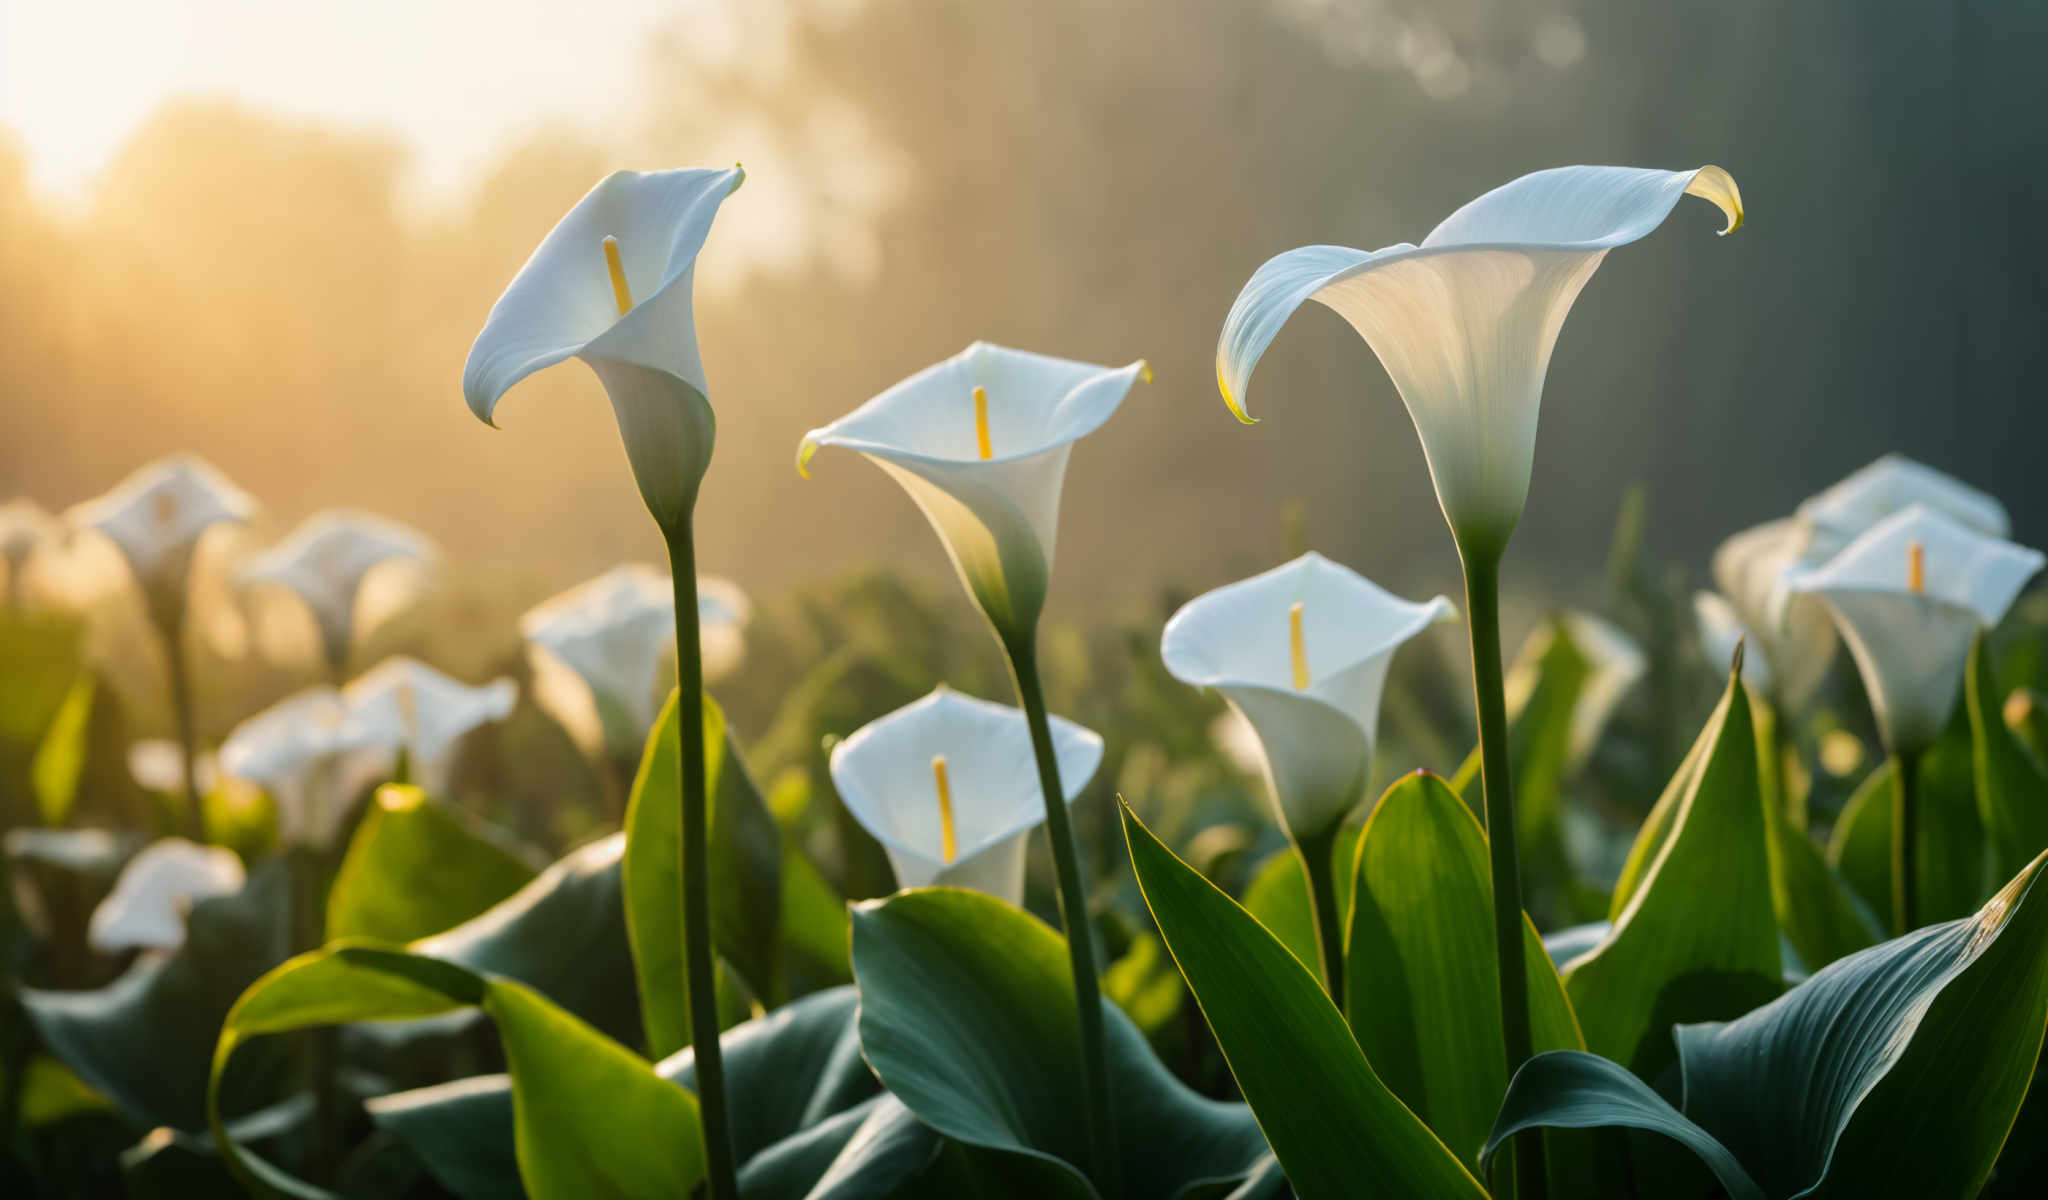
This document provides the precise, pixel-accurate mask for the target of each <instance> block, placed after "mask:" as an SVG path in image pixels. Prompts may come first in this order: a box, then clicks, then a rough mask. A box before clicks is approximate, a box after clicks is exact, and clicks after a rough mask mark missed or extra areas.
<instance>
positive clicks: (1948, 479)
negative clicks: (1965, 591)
mask: <svg viewBox="0 0 2048 1200" xmlns="http://www.w3.org/2000/svg"><path fill="white" fill-rule="evenodd" d="M1915 504H1922V505H1925V506H1927V507H1928V508H1929V509H1931V510H1933V511H1935V512H1938V513H1940V514H1942V515H1943V516H1945V517H1947V518H1949V519H1950V520H1952V521H1954V522H1955V523H1957V524H1958V525H1961V526H1963V527H1964V528H1966V529H1974V530H1976V531H1977V532H1978V533H1981V534H1985V535H1986V536H1989V537H1995V538H2002V537H2009V536H2011V533H2012V520H2011V518H2009V517H2008V516H2006V512H2005V506H2004V505H2003V504H2000V503H1999V502H1998V500H1997V499H1996V498H1995V497H1993V496H1991V495H1990V494H1989V493H1987V492H1983V491H1980V490H1979V489H1977V488H1974V487H1971V486H1970V485H1969V484H1967V483H1964V482H1963V481H1962V480H1960V479H1957V478H1956V477H1955V476H1953V475H1949V474H1947V473H1945V472H1942V471H1938V470H1936V469H1934V468H1933V467H1930V466H1928V465H1926V464H1925V463H1920V462H1915V461H1913V460H1912V459H1910V458H1907V457H1906V456H1905V455H1903V454H1887V455H1884V456H1883V457H1881V458H1879V459H1877V460H1876V461H1875V462H1872V463H1870V464H1869V465H1868V466H1864V467H1861V468H1858V469H1857V470H1856V471H1854V472H1851V473H1850V474H1849V475H1848V476H1846V477H1845V478H1843V480H1842V481H1841V482H1840V483H1837V484H1835V485H1834V486H1833V487H1830V488H1828V489H1827V490H1826V491H1824V492H1821V493H1820V494H1819V495H1816V496H1813V497H1812V498H1810V499H1808V500H1807V501H1806V502H1805V503H1803V504H1801V505H1800V506H1799V509H1798V514H1797V515H1798V516H1799V518H1800V519H1802V520H1804V521H1805V522H1806V523H1807V524H1808V525H1809V526H1811V528H1812V530H1813V543H1814V544H1813V546H1812V548H1811V549H1810V551H1809V554H1808V557H1809V559H1810V560H1814V559H1824V558H1827V557H1830V556H1832V555H1834V554H1835V553H1837V552H1839V551H1840V550H1841V549H1842V548H1843V547H1845V546H1847V545H1848V544H1849V543H1850V542H1852V541H1854V540H1855V539H1856V538H1858V537H1860V536H1861V535H1862V534H1863V532H1864V531H1865V530H1867V529H1869V528H1870V527H1871V526H1873V525H1875V524H1877V523H1878V522H1879V521H1882V520H1884V519H1885V518H1886V517H1889V516H1891V515H1892V514H1893V513H1895V512H1902V511H1904V510H1905V509H1908V508H1911V507H1912V506H1913V505H1915Z"/></svg>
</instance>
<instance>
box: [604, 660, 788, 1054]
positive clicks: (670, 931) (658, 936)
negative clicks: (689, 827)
mask: <svg viewBox="0 0 2048 1200" xmlns="http://www.w3.org/2000/svg"><path fill="white" fill-rule="evenodd" d="M678 699H679V697H678V695H677V694H676V693H674V692H671V693H670V694H669V699H668V704H667V705H665V706H664V707H663V708H662V710H661V719H660V720H659V721H657V722H655V726H654V729H653V731H652V732H651V733H649V734H648V738H647V749H646V751H645V753H643V754H642V755H641V757H640V773H639V775H638V777H636V778H635V779H634V780H633V798H632V801H631V802H630V803H629V805H628V806H627V809H626V835H627V840H626V862H625V881H626V928H627V930H628V932H629V933H630V934H631V937H632V942H633V962H634V966H635V969H636V971H637V972H638V975H637V978H638V979H639V985H640V998H641V1016H642V1019H643V1021H645V1023H646V1036H647V1044H648V1046H649V1047H650V1048H651V1049H652V1050H653V1052H654V1054H655V1055H656V1056H657V1057H659V1056H662V1055H666V1054H671V1053H673V1052H675V1051H676V1050H679V1049H681V1048H682V1047H684V1046H687V1045H688V1044H689V1042H690V1009H689V998H688V995H687V989H686V988H685V986H684V979H685V978H686V973H685V969H684V960H683V909H682V897H683V879H682V864H683V854H682V844H683V815H682V814H683V810H682V800H681V795H682V792H681V787H682V784H681V775H680V766H679V763H680V760H681V757H682V735H681V732H680V725H679V724H678V722H679V720H680V718H679V716H678V710H679V708H680V707H681V706H680V704H679V703H678ZM704 747H705V761H704V779H705V795H706V796H707V797H708V801H707V803H708V806H709V809H710V811H709V813H708V814H707V819H708V820H709V822H710V825H709V829H710V841H709V857H710V860H711V880H710V889H711V926H712V928H711V937H712V941H713V943H714V944H715V945H716V946H717V949H718V955H719V957H720V958H722V959H724V960H725V962H726V963H727V964H728V965H729V966H731V967H732V968H733V969H734V970H736V971H737V972H738V973H739V975H740V977H741V978H742V979H744V980H745V981H746V984H747V986H748V988H749V989H750V990H751V991H752V992H753V993H754V994H755V995H757V996H763V997H769V998H773V997H774V996H775V995H776V994H777V993H778V992H779V990H780V988H781V981H780V973H779V969H778V968H779V965H780V964H779V962H778V957H777V956H778V952H779V949H780V948H779V946H778V945H777V937H778V932H779V929H780V926H781V919H782V835H781V831H780V829H779V828H778V827H777V826H776V824H775V816H774V814H773V813H771V812H769V811H768V806H767V804H766V803H765V802H763V801H762V799H761V793H760V789H758V788H756V787H755V786H754V781H753V779H752V778H751V777H750V776H749V775H748V774H747V769H746V766H745V764H744V763H742V762H741V761H740V756H739V749H738V747H736V746H735V745H733V743H732V739H731V735H730V734H729V732H728V731H727V729H726V726H725V713H724V712H723V711H722V710H721V709H720V708H719V707H718V705H717V704H716V703H715V702H713V701H712V699H711V697H709V696H706V697H705V698H704Z"/></svg>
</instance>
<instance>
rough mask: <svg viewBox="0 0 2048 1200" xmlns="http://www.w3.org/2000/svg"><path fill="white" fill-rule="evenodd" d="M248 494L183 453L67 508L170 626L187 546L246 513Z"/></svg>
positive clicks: (178, 605)
mask: <svg viewBox="0 0 2048 1200" xmlns="http://www.w3.org/2000/svg"><path fill="white" fill-rule="evenodd" d="M255 512H256V502H255V501H254V500H252V499H251V498H250V497H249V495H248V493H246V492H244V491H242V489H240V488H238V487H236V486H235V485H234V484H232V483H230V482H228V480H227V478H226V477H225V476H223V475H222V474H221V473H220V472H218V471H216V470H214V469H213V468H212V467H210V466H208V465H207V464H206V463H204V462H201V461H200V460H199V459H197V458H193V457H191V456H190V455H183V454H178V455H172V456H171V457H169V458H164V459H159V460H158V461H156V462H154V463H151V464H150V465H149V466H146V467H144V468H142V469H141V470H139V471H137V472H135V473H134V474H133V475H130V476H129V477H128V478H127V479H125V480H123V481H122V482H121V483H120V484H119V485H118V486H117V487H115V488H114V490H113V491H111V492H108V493H107V494H106V495H104V496H101V497H100V498H99V499H97V500H88V501H86V502H85V503H83V504H80V505H78V506H76V507H75V508H73V509H72V510H71V511H70V512H69V513H68V514H66V519H67V520H68V521H69V523H70V524H71V525H72V526H73V527H74V528H91V529H96V530H98V531H99V532H100V533H101V534H103V535H105V536H106V537H107V539H108V540H110V541H112V542H113V543H114V545H115V546H116V547H118V548H119V549H120V551H121V555H122V557H123V558H125V559H126V560H127V562H128V568H129V570H130V571H131V572H133V574H134V576H135V579H136V582H137V583H139V584H140V585H141V587H142V591H143V594H144V595H145V596H147V597H148V599H149V603H150V612H151V615H152V616H153V617H155V618H156V619H157V621H158V622H159V623H160V624H162V625H163V626H164V628H166V629H171V628H172V627H173V623H174V621H175V619H176V618H177V617H178V616H179V614H180V613H181V612H182V610H183V608H184V604H185V582H186V577H187V575H188V574H189V573H190V571H191V569H192V555H193V551H194V550H195V549H196V548H197V547H198V545H199V539H200V538H201V537H203V536H204V535H205V534H206V531H207V530H208V529H211V528H212V527H213V526H215V525H218V524H221V523H223V522H231V523H237V524H239V523H242V522H245V521H247V520H248V519H249V518H250V517H252V516H254V515H255Z"/></svg>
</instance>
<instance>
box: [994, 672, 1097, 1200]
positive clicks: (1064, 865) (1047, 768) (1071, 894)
mask: <svg viewBox="0 0 2048 1200" xmlns="http://www.w3.org/2000/svg"><path fill="white" fill-rule="evenodd" d="M1004 649H1005V650H1007V651H1008V652H1009V655H1010V671H1011V674H1012V675H1013V676H1014V677H1015V679H1016V683H1017V699H1018V701H1019V703H1021V704H1022V705H1023V707H1024V715H1025V717H1026V719H1027V720H1029V721H1030V723H1031V749H1032V751H1033V752H1034V753H1035V754H1036V755H1037V756H1038V786H1039V790H1040V791H1041V792H1042V793H1044V796H1045V832H1046V835H1047V837H1048V839H1049V840H1050V841H1051V842H1052V861H1053V865H1054V867H1055V868H1056V869H1057V871H1058V874H1059V885H1060V896H1059V899H1060V925H1061V927H1062V928H1063V929H1064V930H1065V931H1066V935H1067V957H1068V959H1069V961H1071V962H1072V963H1073V969H1074V1003H1075V1005H1076V1006H1078V1008H1079V1015H1080V1020H1081V1074H1082V1079H1083V1081H1084V1084H1085V1086H1084V1089H1083V1092H1084V1094H1083V1096H1082V1102H1083V1104H1084V1105H1085V1108H1084V1110H1083V1116H1084V1117H1085V1119H1086V1120H1087V1123H1088V1139H1089V1149H1090V1152H1091V1153H1092V1154H1093V1155H1094V1158H1095V1164H1094V1165H1095V1170H1094V1172H1093V1174H1094V1178H1095V1186H1096V1190H1097V1191H1099V1192H1101V1193H1102V1194H1103V1195H1105V1196H1120V1195H1122V1194H1123V1188H1122V1181H1121V1175H1122V1164H1121V1162H1120V1161H1119V1159H1118V1157H1117V1146H1116V1125H1115V1121H1116V1105H1115V1098H1114V1097H1113V1096H1112V1095H1111V1094H1110V1081H1109V1058H1108V1055H1107V1052H1106V1050H1105V1048H1104V1044H1103V1033H1102V990H1101V988H1100V987H1099V986H1098V985H1097V983H1096V982H1095V937H1094V933H1093V931H1092V930H1091V929H1090V927H1089V924H1088V889H1087V886H1086V884H1084V883H1083V882H1082V879H1081V856H1080V854H1079V853H1078V852H1077V851H1076V850H1075V848H1074V827H1073V826H1072V825H1071V824H1069V823H1068V821H1067V793H1066V789H1065V788H1064V787H1062V786H1061V784H1060V764H1059V759H1058V758H1056V757H1055V756H1054V755H1053V749H1052V725H1051V722H1050V721H1049V720H1048V719H1047V717H1046V711H1045V693H1044V690H1043V689H1042V688H1041V687H1040V685H1039V681H1038V641H1037V635H1036V633H1035V632H1034V633H1027V634H1025V636H1023V637H1021V638H1018V639H1016V640H1015V641H1009V640H1007V639H1006V640H1005V643H1004Z"/></svg>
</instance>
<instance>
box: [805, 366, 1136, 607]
mask: <svg viewBox="0 0 2048 1200" xmlns="http://www.w3.org/2000/svg"><path fill="white" fill-rule="evenodd" d="M1151 377H1152V371H1151V368H1149V367H1147V366H1146V365H1145V363H1144V362H1143V361H1142V360H1140V361H1138V362H1134V363H1131V364H1130V365H1128V366H1123V367H1104V366H1097V365H1095V364H1093V363H1084V362H1074V361H1071V360H1069V359H1064V358H1052V357H1049V356H1047V355H1043V354H1032V353H1029V352H1026V351H1023V350H1011V349H1008V348H1006V347H1003V346H995V345H991V344H989V343H987V342H976V343H974V344H973V345H972V346H969V347H968V348H967V349H965V350H963V351H961V352H960V353H958V354H956V355H954V356H953V357H952V358H949V359H947V360H946V361H944V362H942V363H938V364H936V365H934V366H931V367H927V368H925V369H924V370H922V371H919V372H918V373H917V374H915V375H912V376H911V377H910V378H908V379H905V380H903V381H902V382H901V383H898V384H896V385H895V386H894V387H892V388H890V389H889V390H888V391H885V392H883V393H882V394H881V395H879V396H876V397H875V398H874V399H872V400H869V401H868V402H867V403H865V404H863V405H861V406H860V407H859V408H856V409H854V410H853V411H852V412H850V413H848V414H846V415H845V416H843V417H841V418H839V419H838V420H836V421H834V422H832V423H831V424H829V425H826V426H824V427H822V428H819V429H813V430H811V431H810V432H809V433H807V434H805V435H804V438H803V442H802V444H801V445H800V446H799V447H798V450H797V470H799V471H805V470H806V464H807V463H809V461H810V458H811V455H813V454H814V453H816V452H817V450H818V448H819V447H821V446H842V447H845V448H846V449H849V450H855V451H858V452H860V453H861V454H862V455H864V456H866V457H867V458H868V459H869V460H871V461H872V462H874V463H875V465H876V466H879V467H881V468H882V470H884V471H885V472H887V473H888V474H889V476H890V478H892V479H894V480H896V482H898V483H900V484H902V485H903V489H904V490H905V491H907V492H909V493H910V498H911V499H912V500H914V501H916V502H917V506H918V508H920V509H922V510H923V512H924V515H925V516H926V517H927V518H928V519H929V520H930V521H931V523H932V528H933V529H934V530H936V531H937V532H938V535H939V540H940V541H941V542H943V543H945V547H946V553H947V555H948V556H949V557H950V558H951V559H952V560H953V566H954V568H955V569H956V570H958V571H959V573H960V580H961V582H962V583H964V584H965V585H966V587H967V591H968V593H969V594H970V595H972V596H973V597H974V600H975V603H976V604H978V605H979V606H980V607H981V610H982V612H983V613H984V614H986V615H987V616H988V618H989V620H990V621H991V622H993V623H994V624H995V627H996V629H997V631H998V632H999V633H1000V634H1001V635H1002V636H1003V637H1004V638H1005V639H1013V638H1016V637H1020V636H1026V635H1028V633H1029V631H1030V630H1031V629H1032V628H1034V627H1035V626H1036V624H1037V622H1038V614H1039V611H1040V610H1041V609H1042V608H1043V607H1044V605H1045V595H1046V588H1047V585H1048V582H1049V581H1050V579H1051V576H1052V560H1053V546H1054V542H1055V535H1056V534H1057V532H1058V528H1059V510H1060V488H1061V485H1062V484H1063V483H1064V482H1065V479H1066V473H1067V456H1068V452H1069V451H1070V450H1072V448H1073V445H1074V443H1075V442H1076V441H1078V440H1080V439H1081V438H1083V437H1086V436H1087V435H1088V434H1090V433H1093V432H1094V431H1095V430H1096V429H1098V428H1100V427H1101V426H1102V424H1103V422H1105V421H1107V420H1109V418H1110V416H1111V415H1112V414H1114V413H1115V412H1116V410H1117V407H1118V406H1119V405H1121V404H1122V403H1123V400H1124V397H1125V396H1126V395H1128V394H1129V392H1130V390H1131V385H1132V384H1134V383H1136V382H1138V381H1139V380H1141V379H1147V380H1149V379H1150V378H1151Z"/></svg>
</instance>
